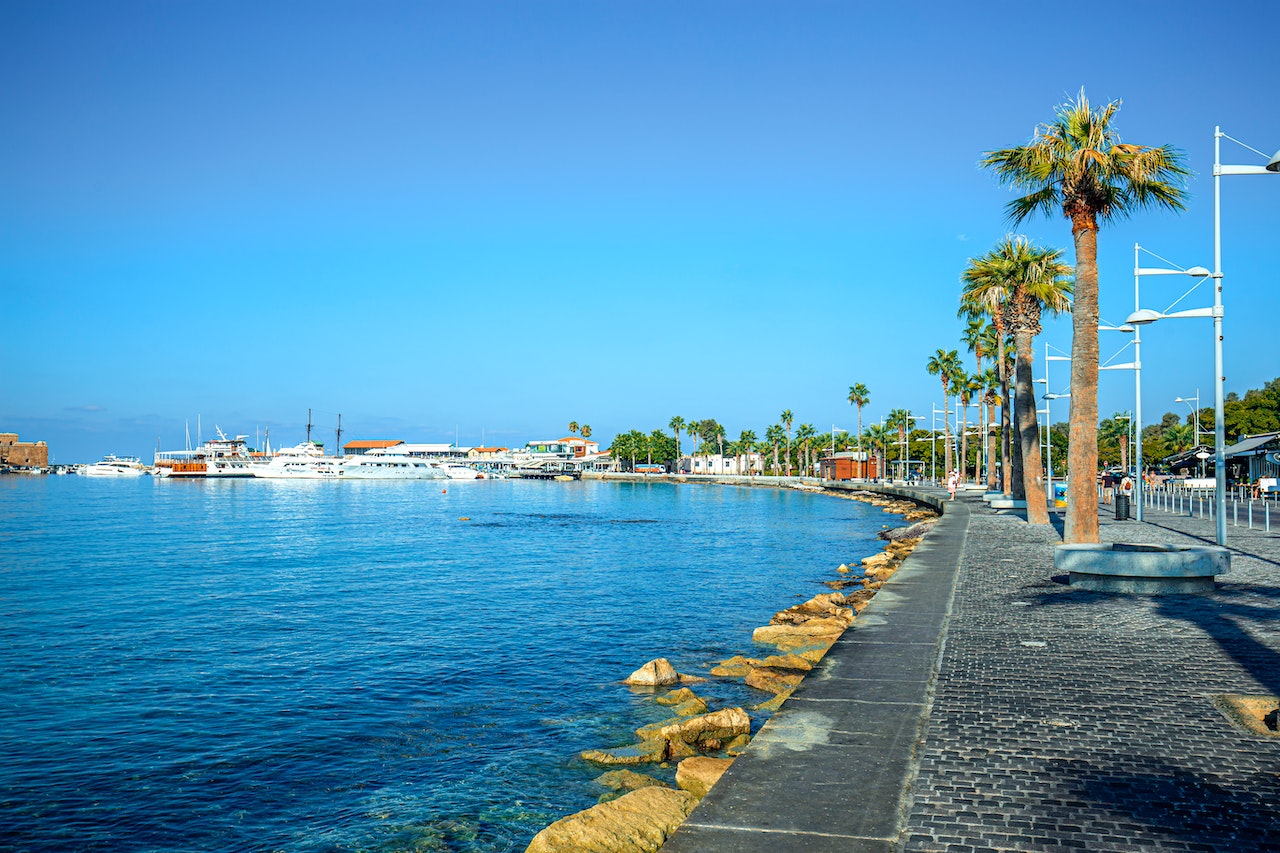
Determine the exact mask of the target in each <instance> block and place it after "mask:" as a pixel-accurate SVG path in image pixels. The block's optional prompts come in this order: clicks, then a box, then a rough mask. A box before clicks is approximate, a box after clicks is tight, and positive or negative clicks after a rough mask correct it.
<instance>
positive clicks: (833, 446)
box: [831, 424, 848, 465]
mask: <svg viewBox="0 0 1280 853" xmlns="http://www.w3.org/2000/svg"><path fill="white" fill-rule="evenodd" d="M837 432H848V430H847V429H840V428H839V427H838V426H836V425H835V424H832V425H831V460H832V462H831V464H832V465H834V464H835V458H836V433H837Z"/></svg>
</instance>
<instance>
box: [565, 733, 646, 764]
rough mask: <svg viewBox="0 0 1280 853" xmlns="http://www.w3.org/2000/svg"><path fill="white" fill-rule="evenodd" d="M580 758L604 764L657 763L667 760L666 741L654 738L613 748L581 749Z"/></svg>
mask: <svg viewBox="0 0 1280 853" xmlns="http://www.w3.org/2000/svg"><path fill="white" fill-rule="evenodd" d="M582 759H583V760H584V761H590V762H591V763H592V764H604V765H606V766H612V765H621V766H627V765H633V764H658V763H660V762H663V761H666V760H667V742H666V741H665V740H663V739H661V738H655V739H653V740H646V741H642V742H641V743H637V744H633V745H631V746H619V747H615V748H614V749H587V750H583V752H582Z"/></svg>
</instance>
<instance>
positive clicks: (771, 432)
mask: <svg viewBox="0 0 1280 853" xmlns="http://www.w3.org/2000/svg"><path fill="white" fill-rule="evenodd" d="M782 438H783V433H782V427H780V426H779V425H778V424H772V425H771V426H770V427H769V428H768V429H766V430H765V431H764V440H765V441H767V442H769V443H770V444H771V445H773V475H774V476H775V477H776V476H778V445H779V444H781V443H782Z"/></svg>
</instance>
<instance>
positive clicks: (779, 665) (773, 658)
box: [760, 655, 813, 672]
mask: <svg viewBox="0 0 1280 853" xmlns="http://www.w3.org/2000/svg"><path fill="white" fill-rule="evenodd" d="M760 666H768V667H772V668H773V669H794V670H796V671H798V672H808V671H809V670H811V669H813V663H812V662H810V661H808V660H806V659H805V658H803V657H801V656H800V655H769V656H768V657H767V658H765V659H764V660H762V661H760Z"/></svg>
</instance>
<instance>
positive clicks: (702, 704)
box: [675, 696, 711, 717]
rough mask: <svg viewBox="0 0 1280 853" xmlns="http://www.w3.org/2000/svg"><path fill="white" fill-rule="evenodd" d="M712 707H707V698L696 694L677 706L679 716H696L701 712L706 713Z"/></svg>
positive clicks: (676, 710)
mask: <svg viewBox="0 0 1280 853" xmlns="http://www.w3.org/2000/svg"><path fill="white" fill-rule="evenodd" d="M710 710H711V709H710V708H708V707H707V703H706V700H704V699H703V698H702V697H701V696H694V697H693V698H692V699H690V700H689V701H688V702H681V703H680V704H679V705H677V706H676V707H675V712H676V716H677V717H696V716H698V715H699V714H705V713H707V712H708V711H710Z"/></svg>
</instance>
